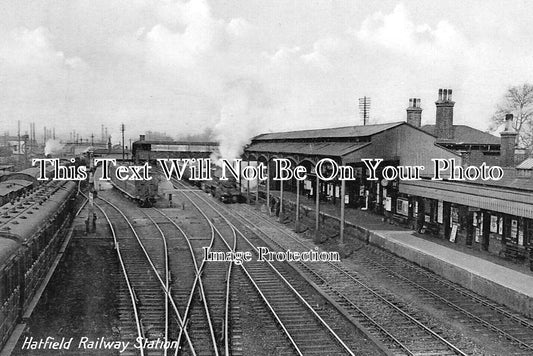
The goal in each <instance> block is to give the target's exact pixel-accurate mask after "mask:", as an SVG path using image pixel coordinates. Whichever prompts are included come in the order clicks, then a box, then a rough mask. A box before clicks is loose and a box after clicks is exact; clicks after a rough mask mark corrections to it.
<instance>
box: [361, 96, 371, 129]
mask: <svg viewBox="0 0 533 356" xmlns="http://www.w3.org/2000/svg"><path fill="white" fill-rule="evenodd" d="M370 101H371V100H370V98H369V97H368V96H364V97H362V98H359V114H360V115H361V116H362V118H363V125H366V123H367V121H368V117H369V115H370Z"/></svg>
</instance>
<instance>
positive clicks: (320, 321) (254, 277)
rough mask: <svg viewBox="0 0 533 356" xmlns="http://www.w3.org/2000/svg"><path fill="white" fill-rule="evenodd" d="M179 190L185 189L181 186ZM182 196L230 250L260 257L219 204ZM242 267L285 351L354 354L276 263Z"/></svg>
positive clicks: (194, 194)
mask: <svg viewBox="0 0 533 356" xmlns="http://www.w3.org/2000/svg"><path fill="white" fill-rule="evenodd" d="M174 183H175V184H180V183H179V182H174ZM180 186H181V187H184V185H181V184H180ZM183 194H184V196H185V197H186V198H187V199H189V201H190V202H191V203H192V204H193V205H194V206H195V207H196V208H197V209H198V211H200V213H201V214H202V215H204V217H205V219H206V221H208V223H209V224H210V225H212V226H213V228H214V230H215V231H216V232H217V234H218V236H219V237H220V239H221V240H222V241H223V242H224V243H225V245H226V247H227V249H229V250H231V251H246V250H250V248H251V251H252V252H253V253H255V254H257V246H256V244H254V243H253V242H251V241H250V240H249V239H248V238H247V237H246V236H245V235H244V234H243V233H242V232H241V231H240V229H239V228H237V227H236V226H235V225H234V224H233V223H232V222H230V221H229V220H228V219H227V218H226V217H225V215H226V214H224V213H222V212H221V209H220V206H219V205H218V204H213V203H212V202H211V201H210V200H209V199H206V198H205V197H202V196H201V195H200V194H198V193H197V192H194V191H190V192H183ZM217 218H218V219H222V221H219V223H217V224H216V226H214V225H215V223H214V222H213V221H217ZM221 226H227V227H230V228H231V233H222V232H220V229H221V228H222V227H221ZM217 263H218V262H217ZM239 267H240V270H241V271H242V272H243V274H244V275H245V276H246V277H247V279H248V281H249V283H251V285H252V286H253V287H254V289H255V290H256V293H257V295H258V296H259V299H260V300H261V301H262V303H263V304H264V306H265V308H266V309H267V310H269V313H270V314H271V316H273V318H274V319H275V320H276V322H277V324H278V326H279V329H280V330H282V332H283V334H284V335H285V338H286V339H287V341H288V342H289V345H290V346H291V350H286V351H285V352H286V353H287V354H297V355H313V354H316V355H328V354H330V355H341V354H349V355H353V354H354V353H353V352H352V351H351V349H350V347H349V346H348V345H347V344H346V343H345V341H344V340H343V339H342V338H341V337H340V336H339V333H342V332H343V331H344V332H346V330H342V331H341V330H338V331H335V330H333V327H332V326H330V325H329V324H328V322H326V320H325V318H326V316H325V315H320V314H319V313H318V312H317V311H316V310H315V309H314V308H313V307H312V306H311V305H310V303H309V302H308V300H307V299H306V296H305V295H303V294H302V293H300V292H299V290H298V289H299V288H295V286H294V284H295V282H294V281H293V280H291V277H288V276H287V274H286V273H284V272H282V271H281V269H280V266H279V265H278V266H275V264H274V263H271V262H268V261H267V262H262V261H258V259H257V258H252V259H251V260H249V261H247V262H245V263H243V264H240V265H239ZM323 314H325V313H323ZM343 336H344V337H348V336H347V335H343ZM283 354H285V353H283Z"/></svg>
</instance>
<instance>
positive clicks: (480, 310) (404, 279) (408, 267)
mask: <svg viewBox="0 0 533 356" xmlns="http://www.w3.org/2000/svg"><path fill="white" fill-rule="evenodd" d="M246 209H247V210H250V211H251V212H252V213H253V214H254V215H255V216H258V217H260V218H262V219H263V221H265V222H267V223H268V224H269V225H270V226H272V227H274V228H276V229H277V231H279V232H281V233H283V235H284V236H287V237H290V238H291V239H295V236H293V235H292V234H287V232H286V231H285V230H283V229H279V227H277V226H275V225H274V224H272V222H270V221H268V220H266V219H264V217H261V216H260V215H259V214H257V212H255V211H253V210H252V208H250V207H247V208H246ZM295 241H300V240H295ZM357 263H358V264H359V265H361V266H363V267H365V268H367V269H369V270H374V271H379V272H380V273H381V275H382V277H384V278H388V279H389V280H390V281H391V282H392V283H396V284H397V285H399V286H400V287H402V288H404V289H408V291H409V292H411V293H416V294H417V298H423V300H424V301H425V302H426V303H430V304H432V305H433V306H435V307H438V308H441V309H442V308H445V309H444V310H445V311H446V315H447V316H449V317H450V318H453V319H454V320H458V321H460V322H462V323H463V324H465V325H466V326H467V327H468V328H476V329H480V330H481V329H484V330H485V331H486V332H489V333H492V334H493V336H495V337H497V339H498V340H501V341H499V343H501V342H502V341H503V342H505V341H506V340H507V342H508V343H509V344H510V345H509V347H510V348H511V349H510V351H509V352H512V353H513V354H515V355H530V354H532V353H533V322H532V321H531V320H530V319H528V318H526V317H524V316H522V315H520V314H518V313H516V312H513V311H511V310H510V309H508V308H506V307H504V306H502V305H499V304H497V303H495V302H493V301H491V300H489V299H487V298H484V297H481V296H479V295H477V294H476V293H474V292H472V291H470V290H468V289H466V288H463V287H461V286H459V285H456V284H454V283H452V282H450V281H448V280H446V279H445V278H443V277H440V276H438V275H436V274H434V273H432V272H429V271H427V270H425V269H423V268H422V267H419V266H416V265H415V264H413V263H410V262H408V261H405V260H404V259H402V258H399V257H397V256H394V255H391V254H390V253H387V252H385V251H382V250H379V249H378V248H375V247H373V246H367V245H365V246H363V247H362V249H361V250H360V251H358V259H357ZM513 347H515V349H514V350H513V349H512V348H513ZM511 350H512V351H511Z"/></svg>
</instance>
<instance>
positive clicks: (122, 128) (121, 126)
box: [120, 124, 125, 162]
mask: <svg viewBox="0 0 533 356" xmlns="http://www.w3.org/2000/svg"><path fill="white" fill-rule="evenodd" d="M124 130H125V126H124V124H121V125H120V131H122V162H124Z"/></svg>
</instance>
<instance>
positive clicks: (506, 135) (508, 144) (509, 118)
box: [500, 114, 518, 167]
mask: <svg viewBox="0 0 533 356" xmlns="http://www.w3.org/2000/svg"><path fill="white" fill-rule="evenodd" d="M500 136H501V146H500V165H501V166H502V167H514V166H515V161H514V149H515V145H516V136H518V132H516V130H515V129H514V128H513V114H507V115H505V130H503V131H502V132H500Z"/></svg>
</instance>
